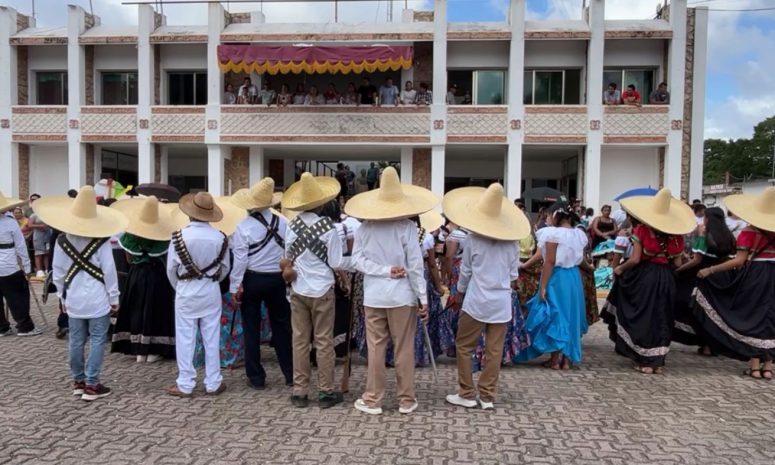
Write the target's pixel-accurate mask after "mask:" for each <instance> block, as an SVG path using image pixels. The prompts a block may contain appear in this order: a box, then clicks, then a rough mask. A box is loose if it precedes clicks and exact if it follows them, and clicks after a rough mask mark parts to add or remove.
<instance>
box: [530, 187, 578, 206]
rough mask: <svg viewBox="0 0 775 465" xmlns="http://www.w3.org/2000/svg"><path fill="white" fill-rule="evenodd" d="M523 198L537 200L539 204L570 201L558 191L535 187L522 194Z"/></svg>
mask: <svg viewBox="0 0 775 465" xmlns="http://www.w3.org/2000/svg"><path fill="white" fill-rule="evenodd" d="M522 197H523V198H524V199H525V200H536V201H538V202H552V203H554V202H567V201H568V198H567V197H565V194H563V193H562V192H560V191H558V190H557V189H552V188H551V187H535V188H533V189H528V190H526V191H525V192H523V193H522Z"/></svg>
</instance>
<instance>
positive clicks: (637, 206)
mask: <svg viewBox="0 0 775 465" xmlns="http://www.w3.org/2000/svg"><path fill="white" fill-rule="evenodd" d="M621 204H622V208H623V209H624V210H625V211H627V213H628V214H630V215H632V216H634V217H635V218H637V219H639V220H640V221H641V222H642V224H640V225H638V226H636V227H635V228H634V229H633V232H632V245H633V247H632V255H631V256H630V258H629V260H627V261H626V262H624V263H623V264H621V265H619V266H617V267H616V269H614V274H615V276H616V279H615V281H614V285H613V288H612V289H611V293H610V294H609V295H608V301H607V302H606V305H605V307H603V310H602V315H601V316H602V318H603V321H605V322H606V323H607V324H608V329H609V333H610V337H611V340H612V341H614V343H615V344H616V352H617V353H618V354H620V355H623V356H625V357H627V358H629V359H631V360H632V361H633V362H635V369H636V370H638V371H640V372H641V373H644V374H654V373H661V372H662V367H663V366H664V365H665V358H666V356H667V354H668V352H669V351H670V337H671V334H672V330H673V318H674V308H675V293H676V290H675V289H676V284H675V277H674V276H673V266H676V267H677V266H679V265H680V260H681V254H682V253H683V249H684V239H683V235H684V234H688V233H689V232H691V231H693V230H694V228H695V227H696V223H695V221H694V214H693V213H692V211H691V209H690V208H689V206H688V205H686V204H685V203H683V202H681V201H680V200H678V199H674V198H673V197H672V194H671V193H670V190H669V189H662V190H661V191H659V192H658V193H657V195H656V196H654V197H640V196H639V197H630V198H627V199H623V200H622V202H621Z"/></svg>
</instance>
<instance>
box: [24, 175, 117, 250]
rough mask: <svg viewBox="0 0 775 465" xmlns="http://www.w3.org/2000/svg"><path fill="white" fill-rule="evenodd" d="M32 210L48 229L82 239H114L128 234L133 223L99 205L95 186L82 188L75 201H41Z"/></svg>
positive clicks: (64, 198)
mask: <svg viewBox="0 0 775 465" xmlns="http://www.w3.org/2000/svg"><path fill="white" fill-rule="evenodd" d="M32 211H34V212H35V214H36V215H38V218H40V220H41V221H42V222H43V223H45V224H47V225H48V226H50V227H52V228H54V229H57V230H59V231H62V232H64V233H67V234H74V235H76V236H81V237H89V238H103V237H110V236H113V235H115V234H118V233H120V232H122V231H125V230H126V228H127V225H128V224H129V220H128V219H127V217H126V215H124V214H123V213H121V212H120V211H118V210H114V209H110V208H108V207H103V206H99V205H97V194H96V193H95V192H94V188H93V187H91V186H84V187H82V188H81V190H80V192H78V195H77V196H76V197H75V198H74V199H71V198H70V197H67V196H56V197H43V198H40V199H38V200H36V201H35V202H33V203H32Z"/></svg>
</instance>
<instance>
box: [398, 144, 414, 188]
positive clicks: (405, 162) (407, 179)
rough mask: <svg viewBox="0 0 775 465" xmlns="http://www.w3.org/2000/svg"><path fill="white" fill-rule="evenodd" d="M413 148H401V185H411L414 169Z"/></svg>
mask: <svg viewBox="0 0 775 465" xmlns="http://www.w3.org/2000/svg"><path fill="white" fill-rule="evenodd" d="M413 160H414V148H412V147H401V184H412V179H413V174H414V169H413V167H412V161H413Z"/></svg>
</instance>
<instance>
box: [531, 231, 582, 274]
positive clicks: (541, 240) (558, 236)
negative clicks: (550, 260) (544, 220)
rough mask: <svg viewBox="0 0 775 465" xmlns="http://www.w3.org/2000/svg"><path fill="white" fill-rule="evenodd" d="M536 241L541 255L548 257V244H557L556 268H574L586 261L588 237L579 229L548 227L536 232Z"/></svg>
mask: <svg viewBox="0 0 775 465" xmlns="http://www.w3.org/2000/svg"><path fill="white" fill-rule="evenodd" d="M536 239H537V240H538V247H540V248H541V253H542V254H543V256H544V257H546V244H547V243H548V242H554V243H555V244H557V256H556V259H555V266H558V267H560V268H573V267H574V266H579V265H580V264H581V262H582V261H583V260H584V248H585V247H586V246H587V242H588V239H587V235H586V234H584V232H583V231H581V230H579V229H578V228H558V227H555V226H547V227H545V228H541V229H539V230H538V231H536Z"/></svg>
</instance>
